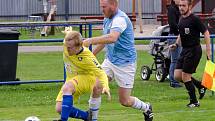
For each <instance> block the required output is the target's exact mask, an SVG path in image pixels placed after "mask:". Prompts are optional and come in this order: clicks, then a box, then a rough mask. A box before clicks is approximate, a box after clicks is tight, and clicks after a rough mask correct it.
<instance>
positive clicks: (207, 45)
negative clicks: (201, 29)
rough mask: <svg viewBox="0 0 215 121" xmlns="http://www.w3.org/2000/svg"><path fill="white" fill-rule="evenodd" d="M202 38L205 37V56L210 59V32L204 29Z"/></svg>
mask: <svg viewBox="0 0 215 121" xmlns="http://www.w3.org/2000/svg"><path fill="white" fill-rule="evenodd" d="M204 39H205V44H206V54H207V58H208V59H209V60H210V59H211V47H210V33H209V31H208V30H206V31H205V33H204Z"/></svg>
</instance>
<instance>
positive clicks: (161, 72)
mask: <svg viewBox="0 0 215 121" xmlns="http://www.w3.org/2000/svg"><path fill="white" fill-rule="evenodd" d="M166 76H167V73H166V70H165V69H164V68H162V67H159V68H157V70H156V72H155V79H156V80H157V81H158V82H163V81H164V80H165V78H166Z"/></svg>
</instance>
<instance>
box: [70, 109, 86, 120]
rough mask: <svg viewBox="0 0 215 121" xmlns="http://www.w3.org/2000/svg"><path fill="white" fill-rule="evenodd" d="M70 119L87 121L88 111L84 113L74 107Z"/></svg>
mask: <svg viewBox="0 0 215 121" xmlns="http://www.w3.org/2000/svg"><path fill="white" fill-rule="evenodd" d="M69 117H72V118H77V119H83V120H87V117H88V113H87V112H86V111H82V110H80V109H77V108H75V107H72V108H71V110H70V114H69Z"/></svg>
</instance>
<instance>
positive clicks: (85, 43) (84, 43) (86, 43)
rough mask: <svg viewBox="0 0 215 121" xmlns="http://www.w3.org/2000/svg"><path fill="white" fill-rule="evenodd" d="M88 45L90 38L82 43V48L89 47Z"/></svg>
mask: <svg viewBox="0 0 215 121" xmlns="http://www.w3.org/2000/svg"><path fill="white" fill-rule="evenodd" d="M90 44H91V39H90V38H88V39H85V40H84V41H83V46H85V47H89V46H90Z"/></svg>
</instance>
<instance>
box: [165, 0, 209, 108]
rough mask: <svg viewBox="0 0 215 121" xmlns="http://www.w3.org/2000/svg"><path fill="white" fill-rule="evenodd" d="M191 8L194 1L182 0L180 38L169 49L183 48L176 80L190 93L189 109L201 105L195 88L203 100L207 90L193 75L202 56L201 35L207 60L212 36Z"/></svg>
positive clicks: (180, 4) (180, 7)
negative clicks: (201, 35) (204, 43)
mask: <svg viewBox="0 0 215 121" xmlns="http://www.w3.org/2000/svg"><path fill="white" fill-rule="evenodd" d="M191 8H192V0H180V3H179V10H180V13H181V15H182V16H181V18H180V20H179V24H178V26H179V36H178V38H177V40H176V43H175V44H172V45H170V46H169V47H170V49H175V48H177V47H178V46H182V52H181V54H180V57H179V59H178V61H177V64H176V68H175V71H174V78H175V79H176V80H178V81H183V83H184V85H185V87H186V89H187V91H188V94H189V97H190V102H189V104H187V107H199V106H200V103H199V101H198V100H197V98H196V94H195V86H196V87H197V89H198V91H199V94H200V96H199V99H202V98H203V96H204V94H205V91H206V88H204V87H203V86H202V85H201V82H199V81H197V80H195V79H194V78H193V77H192V74H193V73H195V71H196V68H197V66H198V64H199V62H200V59H201V56H202V48H201V45H200V33H202V34H203V35H204V40H205V42H206V54H207V59H210V57H211V50H210V34H209V32H208V30H207V28H206V27H205V26H204V24H203V23H202V22H201V21H200V19H199V17H197V16H196V15H194V14H192V13H191Z"/></svg>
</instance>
